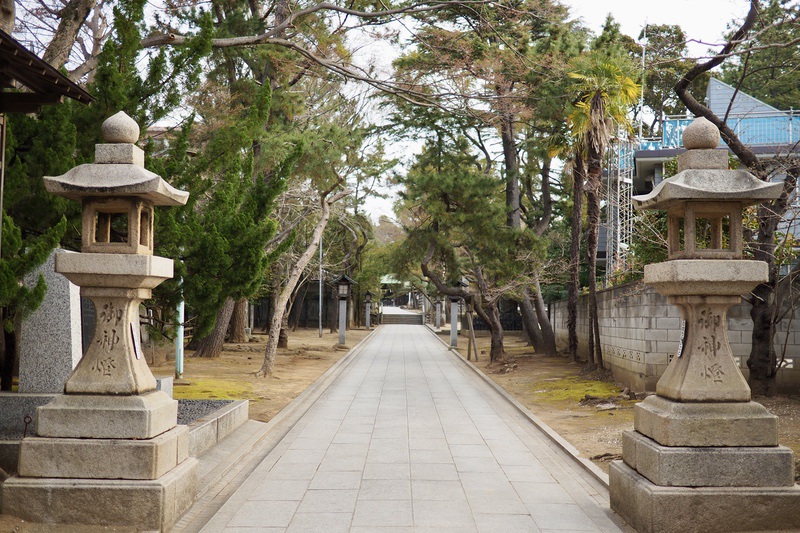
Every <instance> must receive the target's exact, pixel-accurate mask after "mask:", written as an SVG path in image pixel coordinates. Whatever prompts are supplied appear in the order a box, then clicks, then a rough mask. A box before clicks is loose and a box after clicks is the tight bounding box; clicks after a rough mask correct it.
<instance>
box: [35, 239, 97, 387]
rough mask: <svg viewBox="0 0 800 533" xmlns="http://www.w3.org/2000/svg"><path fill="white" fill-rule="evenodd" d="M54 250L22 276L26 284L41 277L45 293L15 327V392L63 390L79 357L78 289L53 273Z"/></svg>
mask: <svg viewBox="0 0 800 533" xmlns="http://www.w3.org/2000/svg"><path fill="white" fill-rule="evenodd" d="M56 253H68V252H66V251H65V250H56V251H54V252H53V253H52V254H51V255H50V257H49V258H48V259H47V261H46V262H45V263H44V264H43V265H42V266H40V267H39V268H37V269H36V270H35V271H33V272H31V274H29V275H28V276H26V277H25V283H26V284H27V285H29V286H33V285H35V284H36V280H37V279H38V278H39V275H42V276H44V279H45V282H46V283H47V292H46V293H45V296H44V301H43V302H42V305H40V306H39V308H38V309H37V310H36V311H34V312H33V313H32V314H31V315H30V316H29V317H28V318H26V319H25V320H23V321H22V324H21V325H20V330H19V392H23V393H57V394H60V393H62V392H64V383H66V381H67V378H68V377H69V375H70V374H71V373H72V370H73V369H74V368H75V366H76V365H77V364H78V361H80V359H81V355H82V353H83V349H82V347H81V295H80V288H79V287H78V286H77V285H75V284H73V283H71V282H70V281H69V280H68V279H67V278H65V277H64V276H62V275H61V274H58V273H56V272H54V266H55V254H56Z"/></svg>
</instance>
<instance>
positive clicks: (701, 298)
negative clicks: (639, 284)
mask: <svg viewBox="0 0 800 533" xmlns="http://www.w3.org/2000/svg"><path fill="white" fill-rule="evenodd" d="M709 126H710V128H709ZM712 128H713V129H712ZM718 143H719V132H718V131H716V128H714V127H713V125H711V123H710V122H708V121H706V120H705V119H698V120H696V121H695V122H694V123H692V125H690V126H689V128H687V130H686V133H685V134H684V145H685V146H686V148H687V152H686V153H685V154H682V155H681V156H679V158H678V170H679V173H678V174H677V175H675V176H673V177H672V178H669V179H667V180H665V181H663V182H662V183H661V184H659V186H658V187H656V189H655V190H653V192H652V193H650V194H649V195H645V196H638V197H635V198H634V205H635V206H636V207H637V209H665V210H667V212H668V248H669V250H668V251H669V254H668V257H669V260H668V261H665V262H663V263H658V264H653V265H647V266H646V267H645V283H647V284H649V285H652V286H653V287H654V288H655V289H656V290H657V291H658V292H660V293H661V294H663V295H665V296H667V297H668V300H669V302H670V303H671V304H673V305H676V306H678V307H680V309H681V313H682V316H683V320H684V322H683V324H684V325H683V328H682V339H681V342H680V345H679V346H678V347H677V350H676V354H675V356H674V357H673V358H672V361H671V362H670V364H669V366H668V367H667V370H666V371H665V372H664V375H663V376H662V377H661V379H660V380H659V381H658V383H657V385H656V393H657V394H656V395H655V396H650V397H649V398H647V399H646V400H644V401H643V402H641V403H639V404H637V405H636V406H635V408H634V431H628V432H625V433H624V434H623V453H622V455H623V461H615V462H613V463H612V464H611V468H610V472H609V479H610V498H611V508H612V509H614V510H615V511H616V512H618V513H619V514H620V515H622V517H623V518H625V520H626V521H627V522H628V523H629V524H630V525H631V526H633V527H634V528H635V529H636V530H637V531H639V532H641V533H647V532H663V533H683V532H686V531H702V532H704V533H706V532H723V531H768V530H794V531H796V530H800V513H798V512H797V509H798V508H800V489H798V487H797V486H796V485H795V484H794V468H793V465H794V461H793V458H792V452H791V450H789V449H788V448H785V447H782V446H778V425H777V424H778V420H777V417H776V416H774V415H772V414H770V413H769V412H768V411H767V410H766V409H765V408H764V407H763V406H762V405H760V404H758V403H755V402H752V401H750V388H749V387H748V385H747V382H746V381H745V379H744V378H743V377H742V375H741V373H740V372H739V369H738V367H737V366H736V363H735V361H734V359H733V354H732V353H731V350H730V346H729V345H728V338H727V321H726V314H727V311H728V308H730V307H731V306H732V305H735V304H737V303H739V301H740V300H741V298H740V295H741V294H747V293H749V292H750V291H751V290H752V289H753V288H754V287H755V286H756V285H758V284H759V283H763V282H765V281H767V279H768V272H767V265H766V263H764V262H761V261H749V260H743V259H742V251H741V234H740V232H739V228H740V225H741V216H742V209H743V208H744V207H746V206H747V205H751V204H755V203H758V202H760V201H764V200H770V199H774V198H777V197H778V196H779V195H780V194H781V188H782V184H780V183H778V184H770V183H764V182H762V181H760V180H758V179H756V178H755V177H754V176H752V175H751V174H749V173H747V172H745V171H734V170H728V168H727V166H728V165H727V152H725V151H722V150H720V151H718V150H716V149H715V148H716V146H717V144H718ZM725 218H728V222H729V223H728V224H727V226H725V225H723V223H722V221H723V220H724V219H725ZM698 224H707V226H705V227H703V228H700V229H704V230H705V229H709V228H710V238H709V239H708V240H707V241H701V240H699V239H698V237H697V236H698V235H700V234H703V233H705V232H700V231H696V230H697V229H698ZM725 227H727V228H729V231H730V234H729V235H727V239H726V238H724V237H726V236H724V235H723V228H725ZM681 229H683V231H682V232H681V231H680V230H681ZM726 243H727V244H726Z"/></svg>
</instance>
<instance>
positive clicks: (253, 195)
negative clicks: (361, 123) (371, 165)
mask: <svg viewBox="0 0 800 533" xmlns="http://www.w3.org/2000/svg"><path fill="white" fill-rule="evenodd" d="M235 89H236V90H237V92H236V93H235V94H236V96H237V99H238V102H239V104H240V105H237V106H236V108H235V113H236V114H235V115H231V114H227V115H226V116H225V117H224V119H223V120H222V122H221V123H214V124H213V127H211V128H209V129H208V130H205V131H203V132H198V135H199V136H200V138H201V139H202V140H203V143H202V146H200V147H198V148H196V149H197V154H196V156H195V157H193V158H190V157H188V156H187V149H188V146H189V142H190V140H191V139H192V134H193V132H194V130H195V129H201V128H199V127H198V126H196V125H195V124H194V122H193V121H191V120H189V121H187V122H186V124H185V125H184V127H183V130H182V131H181V133H180V135H179V136H178V137H177V138H176V139H175V140H174V141H173V142H171V143H170V147H169V150H168V151H167V153H166V154H165V157H153V158H151V159H150V160H149V165H150V166H151V168H152V169H153V170H154V171H155V172H160V173H163V175H168V176H170V177H171V179H172V181H173V184H174V185H176V186H179V187H183V188H186V189H187V190H190V191H192V195H191V196H190V200H189V202H188V203H187V205H186V206H183V207H178V208H170V209H165V210H161V211H159V212H158V216H157V224H156V231H155V238H156V251H157V252H158V253H160V254H163V255H166V256H168V257H176V258H178V261H177V262H176V268H175V274H176V279H175V280H172V281H170V282H166V283H164V284H162V286H161V287H159V289H158V290H157V293H156V294H157V297H158V298H159V299H160V301H161V302H162V306H163V307H169V308H172V307H174V306H173V304H174V303H176V300H177V298H179V297H180V296H179V295H180V290H179V288H178V286H177V285H178V283H180V282H181V281H178V278H179V279H180V280H182V283H183V297H184V298H185V299H186V302H187V304H188V305H189V306H190V307H191V309H192V310H193V311H194V313H195V314H196V316H197V322H196V325H195V335H197V336H200V337H202V336H204V335H206V334H208V333H209V332H210V331H211V329H212V328H213V327H214V323H215V319H216V314H217V311H218V310H219V309H220V307H222V304H223V303H224V302H225V299H226V298H233V299H239V298H249V297H252V296H254V295H255V294H256V293H257V292H258V290H259V288H260V287H261V284H262V282H263V280H264V276H265V273H266V271H267V269H268V268H269V266H270V264H271V262H272V261H274V257H271V256H269V255H267V252H266V245H267V243H268V242H269V241H270V239H272V237H273V236H274V235H275V232H276V229H277V221H276V220H275V219H274V218H273V217H272V216H271V215H272V210H273V208H274V205H275V199H276V197H277V195H278V194H280V193H281V192H283V190H284V189H285V185H286V180H287V179H288V177H289V175H290V173H291V171H292V169H293V167H294V164H295V163H296V161H297V160H298V159H299V158H300V156H301V155H302V153H303V148H302V146H300V145H297V146H295V148H294V151H293V152H291V153H290V154H289V155H288V156H287V157H286V158H285V159H284V160H283V161H281V162H280V164H279V165H278V166H277V167H276V168H274V169H272V172H271V173H270V174H269V175H268V176H266V178H260V177H256V176H254V168H253V144H254V143H255V142H257V141H258V140H259V139H261V138H262V137H263V136H264V135H265V129H264V124H265V122H266V121H267V118H268V116H269V109H270V105H271V92H270V88H269V85H263V86H260V87H259V86H257V85H256V84H253V83H252V82H250V83H246V82H240V83H238V84H237V86H236V88H235Z"/></svg>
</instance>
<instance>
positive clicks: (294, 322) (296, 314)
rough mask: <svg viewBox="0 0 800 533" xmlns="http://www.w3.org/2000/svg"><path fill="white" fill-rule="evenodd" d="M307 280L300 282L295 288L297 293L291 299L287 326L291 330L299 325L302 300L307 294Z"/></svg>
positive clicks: (294, 329)
mask: <svg viewBox="0 0 800 533" xmlns="http://www.w3.org/2000/svg"><path fill="white" fill-rule="evenodd" d="M308 285H309V283H308V281H306V282H304V283H302V284H301V285H300V288H299V289H297V294H296V295H295V297H294V298H293V299H292V307H291V309H290V310H289V327H290V328H291V330H292V331H296V330H297V327H298V326H299V325H300V313H302V312H303V302H304V301H305V299H306V294H308Z"/></svg>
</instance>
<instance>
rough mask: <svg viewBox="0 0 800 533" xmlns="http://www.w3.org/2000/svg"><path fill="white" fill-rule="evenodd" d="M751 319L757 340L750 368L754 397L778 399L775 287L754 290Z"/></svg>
mask: <svg viewBox="0 0 800 533" xmlns="http://www.w3.org/2000/svg"><path fill="white" fill-rule="evenodd" d="M751 303H752V305H753V306H752V308H751V309H750V318H752V319H753V341H752V344H751V345H750V357H749V358H748V359H747V368H749V369H750V376H749V378H748V383H749V385H750V390H751V391H752V393H753V396H774V395H775V392H776V383H775V381H776V380H775V378H776V375H777V368H778V357H777V354H776V353H775V344H774V341H773V337H774V327H773V323H774V317H775V296H774V291H773V288H772V285H770V284H769V283H762V284H761V285H759V286H758V287H756V288H755V289H754V290H753V298H751Z"/></svg>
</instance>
